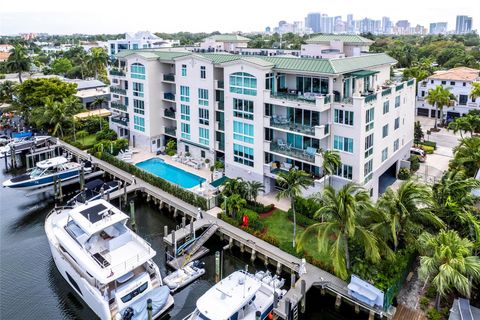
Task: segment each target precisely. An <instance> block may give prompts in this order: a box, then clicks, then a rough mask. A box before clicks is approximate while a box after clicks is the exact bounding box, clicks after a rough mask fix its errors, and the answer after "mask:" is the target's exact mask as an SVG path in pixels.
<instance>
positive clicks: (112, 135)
mask: <svg viewBox="0 0 480 320" xmlns="http://www.w3.org/2000/svg"><path fill="white" fill-rule="evenodd" d="M95 137H96V138H97V141H100V140H111V141H113V140H116V139H117V133H116V132H115V131H114V130H112V129H105V130H102V131H98V132H97V133H96V134H95Z"/></svg>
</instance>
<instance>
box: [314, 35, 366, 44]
mask: <svg viewBox="0 0 480 320" xmlns="http://www.w3.org/2000/svg"><path fill="white" fill-rule="evenodd" d="M330 41H343V42H345V43H354V44H372V43H373V42H374V41H372V40H370V39H367V38H364V37H361V36H357V35H353V34H320V35H318V36H314V37H313V38H310V39H308V40H307V41H306V42H307V43H320V42H330Z"/></svg>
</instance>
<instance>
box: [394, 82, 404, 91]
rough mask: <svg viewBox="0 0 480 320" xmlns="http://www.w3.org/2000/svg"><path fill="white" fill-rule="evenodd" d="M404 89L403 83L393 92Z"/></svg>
mask: <svg viewBox="0 0 480 320" xmlns="http://www.w3.org/2000/svg"><path fill="white" fill-rule="evenodd" d="M403 87H404V83H401V84H399V85H398V86H396V87H395V91H399V90H402V89H403Z"/></svg>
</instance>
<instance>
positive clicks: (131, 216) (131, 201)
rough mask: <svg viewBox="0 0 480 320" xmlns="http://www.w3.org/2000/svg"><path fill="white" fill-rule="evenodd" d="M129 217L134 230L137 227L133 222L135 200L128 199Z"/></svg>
mask: <svg viewBox="0 0 480 320" xmlns="http://www.w3.org/2000/svg"><path fill="white" fill-rule="evenodd" d="M130 218H131V219H132V221H131V225H132V230H133V231H135V230H136V229H137V228H136V223H135V202H133V200H130Z"/></svg>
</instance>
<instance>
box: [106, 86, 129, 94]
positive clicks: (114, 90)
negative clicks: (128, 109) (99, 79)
mask: <svg viewBox="0 0 480 320" xmlns="http://www.w3.org/2000/svg"><path fill="white" fill-rule="evenodd" d="M110 92H111V93H116V94H123V95H126V94H127V90H125V89H122V88H120V87H116V86H110Z"/></svg>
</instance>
